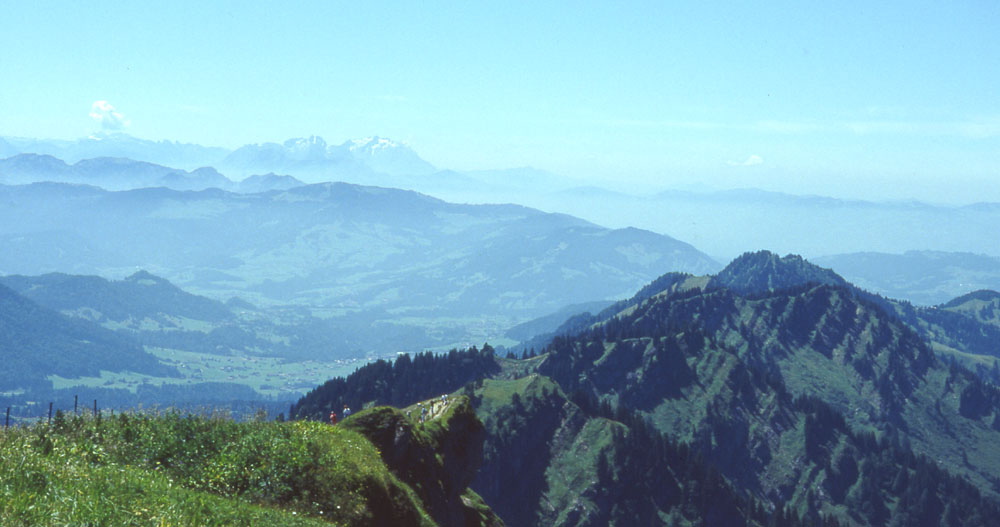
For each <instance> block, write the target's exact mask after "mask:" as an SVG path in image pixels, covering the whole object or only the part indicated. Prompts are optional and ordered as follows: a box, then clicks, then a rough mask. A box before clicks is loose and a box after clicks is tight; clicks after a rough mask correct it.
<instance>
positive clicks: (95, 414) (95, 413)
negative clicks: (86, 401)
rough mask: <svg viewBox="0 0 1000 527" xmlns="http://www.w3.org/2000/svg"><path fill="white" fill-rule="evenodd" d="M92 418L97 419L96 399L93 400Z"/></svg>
mask: <svg viewBox="0 0 1000 527" xmlns="http://www.w3.org/2000/svg"><path fill="white" fill-rule="evenodd" d="M94 417H97V399H94Z"/></svg>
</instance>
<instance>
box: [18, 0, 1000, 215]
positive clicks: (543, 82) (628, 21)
mask: <svg viewBox="0 0 1000 527" xmlns="http://www.w3.org/2000/svg"><path fill="white" fill-rule="evenodd" d="M997 35H1000V3H998V2H993V1H955V2H920V1H911V2H894V1H887V2H801V1H795V2H778V1H772V2H763V3H762V2H615V3H611V2H579V1H577V2H513V3H512V2H492V1H483V2H435V1H421V2H394V1H384V2H377V3H373V2H340V1H324V2H309V1H297V2H280V3H278V2H275V3H266V2H223V1H213V2H203V1H198V2H182V1H176V2H157V3H145V2H101V1H94V2H45V1H39V2H5V3H4V5H3V8H2V15H0V135H4V136H18V137H38V138H58V139H75V138H79V137H84V136H87V135H88V134H91V133H93V132H95V131H99V130H101V129H104V130H110V129H114V130H117V131H123V132H126V133H129V134H131V135H134V136H137V137H142V138H145V139H154V140H160V139H169V140H175V141H181V142H191V143H199V144H205V145H210V146H224V147H229V148H235V147H238V146H240V145H243V144H246V143H260V142H265V141H278V142H280V141H283V140H285V139H287V138H291V137H303V136H308V135H320V136H322V137H324V138H325V139H326V140H327V141H328V142H330V143H340V142H343V141H345V140H347V139H351V138H358V137H365V136H371V135H380V136H384V137H390V138H393V139H395V140H400V141H405V142H407V143H408V144H409V145H410V146H411V147H412V148H413V149H414V150H415V151H417V152H418V153H419V154H420V155H421V157H423V158H425V159H427V160H428V161H430V162H431V163H433V164H434V165H436V166H438V167H441V168H451V169H487V168H505V167H519V166H533V167H536V168H541V169H545V170H549V171H552V172H555V173H558V174H562V175H565V176H569V177H574V178H578V179H580V180H581V181H586V182H589V183H593V184H601V185H604V186H608V187H614V188H617V189H620V190H627V189H631V188H634V189H656V188H691V187H701V186H705V187H714V188H735V187H759V188H765V189H770V190H783V191H786V192H792V193H812V194H823V195H831V196H838V197H860V198H871V199H923V200H929V201H938V202H950V203H960V202H971V201H980V200H983V199H991V200H995V201H1000V185H998V184H997V181H998V176H1000V96H998V94H1000V37H997Z"/></svg>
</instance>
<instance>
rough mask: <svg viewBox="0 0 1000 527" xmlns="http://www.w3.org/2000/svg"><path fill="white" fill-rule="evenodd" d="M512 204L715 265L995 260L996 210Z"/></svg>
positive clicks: (739, 203)
mask: <svg viewBox="0 0 1000 527" xmlns="http://www.w3.org/2000/svg"><path fill="white" fill-rule="evenodd" d="M518 203H522V204H524V205H527V206H531V207H537V208H541V209H543V210H549V211H554V212H563V213H566V214H572V215H574V216H579V217H582V218H586V219H588V220H590V221H593V222H596V223H598V224H601V225H608V226H612V227H614V226H622V225H631V226H634V227H638V228H644V229H650V230H653V231H657V232H669V233H670V234H671V235H672V236H676V237H678V238H680V239H682V240H685V241H687V242H688V243H691V244H692V245H694V246H696V247H698V248H699V249H701V250H703V251H705V252H706V253H708V254H710V255H712V256H714V257H715V258H717V259H720V260H729V259H731V258H734V257H736V256H737V255H739V254H742V253H743V252H746V251H754V250H758V249H761V248H766V249H769V250H772V251H775V252H779V253H796V254H801V255H803V256H806V257H808V258H818V257H821V256H827V255H833V254H845V253H857V252H881V253H893V254H902V253H904V252H906V251H911V250H919V251H940V252H967V253H977V254H982V253H985V254H988V255H992V256H995V257H1000V248H998V246H997V244H996V235H995V232H994V229H993V225H997V224H1000V204H996V203H979V204H970V205H965V206H951V205H935V204H929V203H921V202H913V201H886V202H876V201H864V200H847V199H836V198H830V197H822V196H800V195H791V194H785V193H780V192H770V191H764V190H760V189H737V190H727V191H704V192H688V191H666V192H661V193H658V194H655V195H650V196H640V195H629V194H623V193H620V192H613V191H608V190H604V189H600V188H595V187H587V188H576V189H570V190H563V191H558V192H553V193H550V194H548V195H539V194H537V193H530V192H524V193H523V198H522V199H520V200H518Z"/></svg>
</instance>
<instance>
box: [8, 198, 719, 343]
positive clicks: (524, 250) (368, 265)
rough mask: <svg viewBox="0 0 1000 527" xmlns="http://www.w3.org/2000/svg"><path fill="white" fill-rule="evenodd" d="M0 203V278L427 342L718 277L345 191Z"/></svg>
mask: <svg viewBox="0 0 1000 527" xmlns="http://www.w3.org/2000/svg"><path fill="white" fill-rule="evenodd" d="M0 203H3V204H4V206H3V207H2V208H0V243H2V244H3V245H4V246H5V247H6V248H7V250H6V251H3V252H2V253H0V273H3V274H38V273H48V272H63V273H72V274H97V275H102V276H112V277H113V276H127V275H129V274H131V273H133V272H135V270H136V269H148V270H149V271H151V272H153V273H154V274H156V275H158V276H163V277H165V278H167V279H169V280H171V281H172V282H174V283H176V284H177V285H179V286H181V287H183V288H185V289H186V290H190V291H192V292H195V293H198V294H204V295H208V296H210V297H213V298H217V299H227V298H230V297H232V296H241V297H243V298H246V299H248V300H250V301H251V302H253V303H255V304H259V305H263V306H267V305H275V304H299V305H307V306H312V307H313V308H314V309H316V310H317V313H319V312H323V313H324V314H325V315H324V316H346V315H349V314H359V313H369V314H371V315H372V316H373V317H374V319H375V320H382V321H383V322H379V323H380V324H389V325H390V326H392V327H397V326H398V325H400V324H402V325H403V326H410V327H412V326H419V327H422V328H424V329H427V328H430V327H433V328H434V329H433V331H432V333H436V334H438V335H439V337H438V338H437V339H432V340H435V341H436V342H438V345H446V344H449V343H451V342H455V341H454V340H448V339H453V338H454V339H467V338H471V339H474V340H472V341H473V342H475V341H480V342H481V341H482V339H484V338H487V337H489V336H490V335H494V336H496V335H500V334H502V332H503V330H504V329H506V327H509V326H511V325H513V324H516V323H518V322H521V321H523V320H528V319H531V318H534V317H537V316H541V315H545V314H548V313H551V312H553V311H556V310H558V309H560V308H562V307H564V306H566V305H569V304H575V303H580V302H587V301H593V300H595V299H615V298H620V297H622V296H625V295H627V294H628V292H629V291H630V290H633V289H634V288H636V287H637V286H639V285H641V284H643V283H645V282H648V281H649V280H650V279H651V278H653V277H655V276H657V275H659V274H661V273H663V272H665V271H667V270H681V271H688V272H697V273H703V272H709V271H712V270H714V269H716V268H717V266H718V264H716V263H715V262H714V261H713V260H712V259H711V258H709V257H707V256H706V255H704V254H703V253H700V252H699V251H697V250H696V249H694V248H693V247H691V246H690V245H688V244H686V243H683V242H680V241H678V240H675V239H673V238H670V237H667V236H663V235H659V234H655V233H652V232H649V231H642V230H638V229H619V230H611V229H606V228H603V227H599V226H596V225H593V224H591V223H588V222H586V221H583V220H580V219H577V218H572V217H570V216H565V215H558V214H547V213H543V212H541V211H537V210H533V209H529V208H525V207H520V206H514V205H458V204H451V203H447V202H444V201H440V200H437V199H434V198H431V197H428V196H425V195H421V194H417V193H414V192H408V191H401V190H393V189H385V188H377V187H363V186H356V185H349V184H343V183H340V184H333V183H330V184H317V185H308V186H301V187H295V188H291V189H289V190H284V191H272V192H267V193H258V194H235V193H228V192H224V191H221V190H205V191H200V192H179V191H174V190H168V189H162V188H161V189H142V190H133V191H122V192H109V191H105V190H101V189H98V188H95V187H87V186H78V185H67V184H55V183H39V184H33V185H25V186H0ZM484 317H485V318H484ZM470 328H472V329H470ZM470 331H471V333H470ZM420 342H426V341H424V340H420ZM418 345H420V346H423V345H426V344H418Z"/></svg>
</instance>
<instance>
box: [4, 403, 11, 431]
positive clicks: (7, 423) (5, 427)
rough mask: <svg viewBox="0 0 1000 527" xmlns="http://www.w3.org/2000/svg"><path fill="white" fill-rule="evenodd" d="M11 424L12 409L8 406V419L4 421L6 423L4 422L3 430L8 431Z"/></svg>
mask: <svg viewBox="0 0 1000 527" xmlns="http://www.w3.org/2000/svg"><path fill="white" fill-rule="evenodd" d="M9 424H10V407H9V406H8V407H7V419H6V420H4V422H3V429H4V430H6V429H7V425H9Z"/></svg>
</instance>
